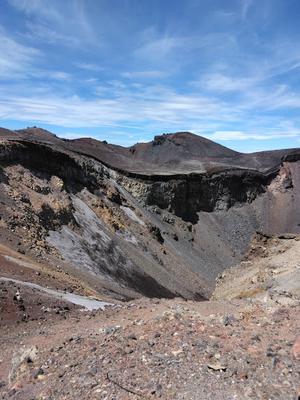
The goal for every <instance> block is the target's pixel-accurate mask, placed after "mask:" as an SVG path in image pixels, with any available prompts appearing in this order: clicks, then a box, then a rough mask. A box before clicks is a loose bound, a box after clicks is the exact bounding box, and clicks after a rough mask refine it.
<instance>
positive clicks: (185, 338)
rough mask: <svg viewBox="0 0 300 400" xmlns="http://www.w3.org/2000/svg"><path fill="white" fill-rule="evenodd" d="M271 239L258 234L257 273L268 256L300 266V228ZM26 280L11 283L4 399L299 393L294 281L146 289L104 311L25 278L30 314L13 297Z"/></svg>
mask: <svg viewBox="0 0 300 400" xmlns="http://www.w3.org/2000/svg"><path fill="white" fill-rule="evenodd" d="M265 239H266V240H263V238H262V237H260V238H257V239H256V240H255V241H254V242H253V245H252V250H251V252H250V253H249V255H248V260H251V263H252V264H251V266H248V267H247V268H248V274H250V275H251V273H252V275H253V276H254V275H255V273H256V270H257V265H261V264H262V263H263V262H265V259H266V257H268V262H269V264H272V263H275V264H276V263H277V262H278V257H279V255H280V254H281V255H284V254H286V256H287V264H289V267H290V271H289V272H290V273H291V272H292V271H293V273H294V274H297V265H296V263H289V262H288V260H290V261H294V259H295V258H296V257H298V252H299V240H298V238H297V237H296V238H295V239H292V238H291V237H289V238H286V239H278V238H269V239H268V238H265ZM262 243H263V244H264V246H263V247H264V249H262ZM276 249H278V251H276ZM239 268H240V267H238V268H237V270H236V273H237V278H238V279H240V278H239ZM259 268H260V271H261V273H263V272H264V271H263V268H262V267H261V266H260V267H259ZM267 269H268V268H267ZM251 271H252V272H251ZM280 274H281V275H282V276H285V275H284V271H281V272H279V275H280ZM295 278H296V275H295ZM234 279H235V270H234V269H232V270H231V271H230V279H228V284H227V285H226V277H225V280H222V285H223V287H224V289H225V291H224V293H225V297H227V296H228V294H227V293H228V290H229V291H230V290H231V289H230V287H231V285H232V281H233V280H234ZM287 281H288V280H286V282H287ZM16 289H17V288H16V286H15V285H14V284H9V283H5V284H1V299H2V304H3V301H4V304H5V305H6V307H5V308H6V313H4V314H2V321H1V325H0V335H1V339H2V340H1V343H0V354H1V360H0V386H1V388H0V391H1V392H2V398H3V399H16V400H17V399H22V400H23V399H31V398H37V399H65V400H68V399H70V400H71V399H74V398H80V399H103V400H104V399H107V400H112V399H124V400H125V399H138V398H142V399H165V400H169V399H174V400H175V399H186V400H196V399H197V400H202V399H203V400H204V399H210V398H214V399H216V400H224V399H225V400H230V399H240V400H247V399H249V400H250V399H253V400H254V399H255V400H257V399H272V400H275V399H276V400H293V399H295V398H297V396H298V395H299V389H300V385H299V382H300V380H299V378H300V362H299V361H300V351H299V346H300V338H299V339H297V336H298V335H299V331H300V318H299V300H300V297H299V295H297V294H295V293H294V292H293V287H292V286H286V287H285V292H284V293H277V294H276V296H275V295H273V297H272V298H271V297H270V296H269V291H270V288H268V287H264V288H261V290H260V296H258V297H257V296H256V295H255V291H254V292H253V295H251V294H250V293H249V292H248V295H247V296H245V294H244V295H243V298H241V297H242V296H241V293H237V294H236V295H237V297H235V298H233V299H232V300H224V299H221V300H218V301H208V302H202V303H197V302H192V301H184V300H180V299H173V300H163V299H161V300H158V299H152V300H150V299H139V300H136V301H134V302H130V303H127V304H124V305H122V306H120V307H118V308H108V309H107V310H105V311H94V312H82V311H78V310H76V309H75V308H73V307H69V308H68V309H66V308H65V305H64V304H55V302H54V303H53V301H52V302H51V299H49V298H47V297H43V296H41V295H37V294H36V293H32V292H30V291H28V290H25V289H24V290H23V289H22V288H21V289H20V291H21V295H22V298H23V299H24V305H26V309H27V308H28V310H29V312H30V313H31V314H32V317H29V318H27V319H24V318H21V315H22V311H21V315H20V311H19V310H18V309H17V308H18V305H17V304H16V301H15V300H14V299H13V296H14V293H15V291H16ZM226 290H227V293H226ZM262 292H264V294H265V295H266V296H267V297H265V298H263V297H262V296H261V295H262ZM298 294H299V293H298ZM253 296H254V297H253ZM255 296H256V297H255ZM233 297H234V296H233ZM284 299H286V301H285V302H284V301H283V300H284ZM45 309H48V311H47V312H45ZM12 323H14V329H13V330H12V329H11V327H12Z"/></svg>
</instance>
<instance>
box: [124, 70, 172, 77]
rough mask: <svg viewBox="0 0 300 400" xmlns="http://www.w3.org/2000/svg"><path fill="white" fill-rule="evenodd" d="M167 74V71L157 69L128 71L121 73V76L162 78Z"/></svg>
mask: <svg viewBox="0 0 300 400" xmlns="http://www.w3.org/2000/svg"><path fill="white" fill-rule="evenodd" d="M167 75H168V74H167V72H165V71H158V70H146V71H128V72H122V73H121V76H122V77H124V78H128V79H148V78H164V77H166V76H167Z"/></svg>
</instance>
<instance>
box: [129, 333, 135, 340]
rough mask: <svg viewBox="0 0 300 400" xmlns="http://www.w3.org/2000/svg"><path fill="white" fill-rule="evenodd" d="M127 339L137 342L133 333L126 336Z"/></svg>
mask: <svg viewBox="0 0 300 400" xmlns="http://www.w3.org/2000/svg"><path fill="white" fill-rule="evenodd" d="M128 339H131V340H137V337H136V335H135V334H134V333H131V334H130V335H128Z"/></svg>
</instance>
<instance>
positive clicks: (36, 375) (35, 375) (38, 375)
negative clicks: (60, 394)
mask: <svg viewBox="0 0 300 400" xmlns="http://www.w3.org/2000/svg"><path fill="white" fill-rule="evenodd" d="M44 373H45V372H44V370H43V368H39V369H37V370H36V371H35V372H34V373H33V377H34V378H35V379H41V378H40V376H42V375H44Z"/></svg>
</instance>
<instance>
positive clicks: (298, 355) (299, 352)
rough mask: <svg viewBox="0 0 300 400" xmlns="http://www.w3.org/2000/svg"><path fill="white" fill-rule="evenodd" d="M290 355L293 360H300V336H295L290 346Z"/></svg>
mask: <svg viewBox="0 0 300 400" xmlns="http://www.w3.org/2000/svg"><path fill="white" fill-rule="evenodd" d="M292 355H293V357H294V358H295V360H300V336H298V337H297V339H296V340H295V343H294V344H293V347H292Z"/></svg>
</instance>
